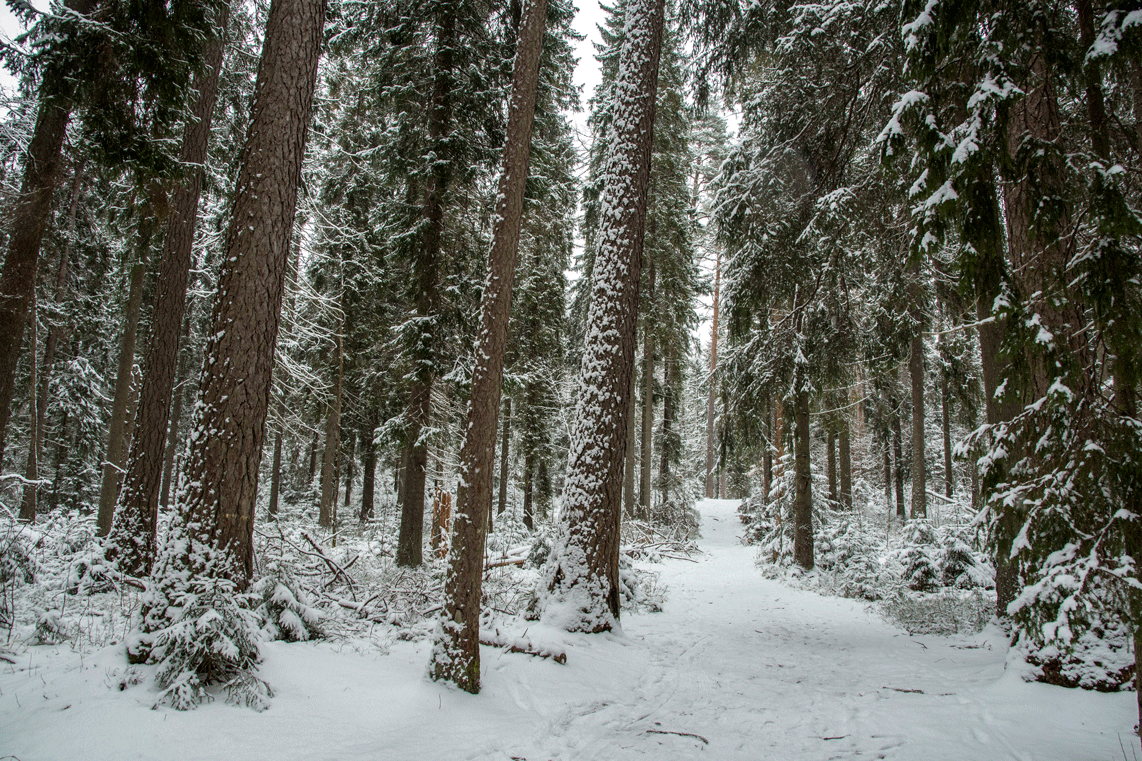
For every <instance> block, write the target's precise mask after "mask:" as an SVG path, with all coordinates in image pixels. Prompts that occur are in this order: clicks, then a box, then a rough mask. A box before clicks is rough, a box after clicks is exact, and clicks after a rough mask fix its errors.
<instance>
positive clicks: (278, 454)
mask: <svg viewBox="0 0 1142 761" xmlns="http://www.w3.org/2000/svg"><path fill="white" fill-rule="evenodd" d="M281 490H282V427H281V426H280V425H279V426H277V427H276V428H275V429H274V459H273V462H272V463H271V465H270V503H269V505H267V506H266V514H267V515H269V517H270V520H277V517H278V502H279V500H280V495H281Z"/></svg>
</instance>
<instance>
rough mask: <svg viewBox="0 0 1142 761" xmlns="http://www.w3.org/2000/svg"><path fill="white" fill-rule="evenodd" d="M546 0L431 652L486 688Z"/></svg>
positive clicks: (519, 118) (528, 69) (510, 160)
mask: <svg viewBox="0 0 1142 761" xmlns="http://www.w3.org/2000/svg"><path fill="white" fill-rule="evenodd" d="M546 20H547V0H527V3H526V6H525V7H524V10H523V15H522V17H521V20H520V28H519V42H518V43H517V48H516V57H515V65H514V71H513V75H512V94H511V102H510V104H509V107H508V131H507V142H506V144H505V146H504V169H503V174H502V176H501V178H500V189H499V194H498V196H497V202H496V214H495V220H496V222H495V229H494V231H493V235H494V237H493V243H492V250H491V253H490V255H489V262H488V265H489V266H488V277H487V280H486V282H485V284H484V292H483V295H482V296H481V298H480V332H479V337H478V339H477V341H478V343H479V349H478V351H477V352H476V357H477V358H478V359H477V361H476V365H475V367H474V368H473V372H472V398H471V401H470V402H469V405H468V427H467V429H466V430H465V434H464V444H463V446H462V447H461V449H460V482H459V484H458V486H457V494H456V508H455V509H456V512H455V519H454V520H453V523H452V545H451V548H450V549H449V552H448V575H447V578H446V580H445V583H444V607H443V611H442V612H441V624H442V625H441V626H440V628H439V629H438V634H437V637H436V643H435V647H434V648H433V653H432V663H431V665H430V667H429V668H430V672H431V674H432V677H433V679H438V680H439V679H443V680H447V681H450V682H452V683H454V684H455V685H456V686H457V687H459V688H460V689H462V690H465V691H467V692H471V693H476V692H479V691H480V599H481V586H482V581H483V576H484V542H485V538H486V526H485V524H484V522H485V519H486V518H487V517H488V515H489V514H490V512H491V509H492V468H493V465H494V462H495V450H496V424H497V418H498V416H499V412H500V396H501V393H502V385H503V374H504V359H505V353H506V350H507V337H508V323H509V320H510V318H511V297H512V281H513V279H514V278H515V268H516V261H517V258H518V253H519V235H520V227H521V225H522V217H523V195H524V188H525V187H526V184H527V174H528V163H529V159H530V154H531V130H532V124H533V122H534V118H535V96H536V89H537V85H538V80H539V57H540V53H541V51H542V49H543V31H544V27H545V24H546Z"/></svg>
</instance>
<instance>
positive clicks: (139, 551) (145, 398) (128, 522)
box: [112, 3, 230, 575]
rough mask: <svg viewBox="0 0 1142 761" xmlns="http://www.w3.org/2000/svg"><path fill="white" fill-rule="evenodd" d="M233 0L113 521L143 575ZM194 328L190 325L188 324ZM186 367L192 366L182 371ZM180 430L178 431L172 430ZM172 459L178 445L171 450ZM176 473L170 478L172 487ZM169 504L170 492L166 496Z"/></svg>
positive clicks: (221, 33) (210, 69) (201, 120)
mask: <svg viewBox="0 0 1142 761" xmlns="http://www.w3.org/2000/svg"><path fill="white" fill-rule="evenodd" d="M229 18H230V6H229V3H226V4H224V5H223V7H222V8H221V9H220V15H219V22H218V29H217V36H216V37H215V38H214V39H212V40H210V41H209V42H207V43H206V49H205V51H204V53H205V61H204V68H203V70H202V75H201V76H200V77H199V78H198V81H197V83H196V87H195V94H194V96H193V98H194V101H193V105H192V106H191V115H190V119H189V120H188V121H187V124H186V127H185V128H184V129H183V134H182V147H181V149H180V152H179V161H180V163H181V164H182V166H183V167H184V170H185V171H186V177H185V179H184V181H183V182H181V183H179V185H178V186H177V187H176V188H175V189H174V193H173V196H172V198H171V206H170V217H169V219H168V220H167V227H166V237H165V239H164V241H163V253H162V260H161V261H160V263H159V273H158V280H157V282H156V288H155V294H154V300H153V302H152V306H151V336H150V341H149V342H148V346H147V354H146V357H145V359H144V361H143V382H142V387H141V389H140V391H139V409H138V413H137V414H136V416H135V421H136V422H135V435H134V436H133V437H132V439H131V449H130V452H129V454H128V457H127V469H126V475H125V477H124V479H123V490H122V492H121V493H120V495H119V503H118V507H117V509H116V511H115V512H116V515H115V519H114V524H113V532H112V542H113V543H114V544H115V545H116V547H117V548H118V552H119V554H120V557H119V567H120V569H121V570H122V571H124V572H125V573H127V574H130V575H140V574H142V573H145V572H146V571H148V570H149V569H150V566H151V563H153V562H154V552H155V541H156V539H157V536H156V531H157V530H158V505H159V499H160V491H161V490H162V483H163V475H164V470H166V462H167V453H166V450H167V449H168V448H169V446H168V444H167V434H168V429H170V430H173V431H177V426H178V421H177V420H174V421H172V420H171V407H172V404H174V405H175V406H177V407H178V408H179V409H178V412H179V413H181V411H182V410H181V399H180V400H179V403H174V402H173V401H172V400H173V397H174V395H175V393H177V392H176V391H175V382H176V381H177V379H178V375H177V374H176V371H177V369H178V366H179V348H180V346H181V343H182V341H181V339H182V336H183V334H184V323H185V322H186V320H185V313H186V295H187V285H188V283H189V281H190V268H191V265H192V263H193V260H194V231H195V227H196V223H197V221H198V201H199V197H200V196H201V193H202V183H203V181H204V179H205V170H204V169H203V165H204V164H205V162H206V150H207V147H208V144H209V141H210V127H211V124H212V122H213V119H214V106H215V104H216V103H217V101H218V80H219V77H220V75H221V71H222V59H223V54H224V52H225V47H226V41H225V37H226V26H227V24H228V23H229ZM186 327H187V328H189V325H187V326H186ZM183 374H184V375H185V369H184V371H183ZM172 438H173V437H172ZM169 457H170V462H172V463H173V461H174V456H173V450H172V452H171V453H170V455H169ZM169 482H170V479H169V477H168V478H167V483H168V488H169ZM163 502H164V504H165V502H166V499H165V498H164V499H163Z"/></svg>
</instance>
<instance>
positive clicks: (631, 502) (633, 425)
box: [623, 373, 638, 518]
mask: <svg viewBox="0 0 1142 761" xmlns="http://www.w3.org/2000/svg"><path fill="white" fill-rule="evenodd" d="M635 376H636V373H631V374H630V392H629V393H630V396H629V397H628V398H629V399H630V405H631V407H633V406H634V400H635V393H634V386H635V382H636V381H637V378H636V377H635ZM637 419H638V416H637V415H635V414H634V410H633V409H631V410H629V411H628V412H627V452H626V457H625V458H624V459H625V461H626V465H625V470H624V472H623V506H624V508H625V509H626V515H627V517H629V518H637V517H638V505H637V504H636V503H635V492H634V469H635V468H634V466H635V459H636V457H635V453H636V452H638V425H637V422H636V421H637Z"/></svg>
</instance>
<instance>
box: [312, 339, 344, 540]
mask: <svg viewBox="0 0 1142 761" xmlns="http://www.w3.org/2000/svg"><path fill="white" fill-rule="evenodd" d="M333 343H334V348H333V356H334V363H335V364H334V366H333V390H332V396H331V398H330V399H329V409H328V411H327V412H326V414H325V450H324V451H323V452H322V455H321V502H320V503H319V505H318V513H317V525H319V526H321V528H332V527H333V510H334V506H335V503H336V502H337V485H338V479H337V470H338V468H337V466H338V463H339V461H340V459H341V378H342V372H341V368H342V361H341V328H340V326H338V328H337V334H336V335H335V336H334V337H333Z"/></svg>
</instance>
